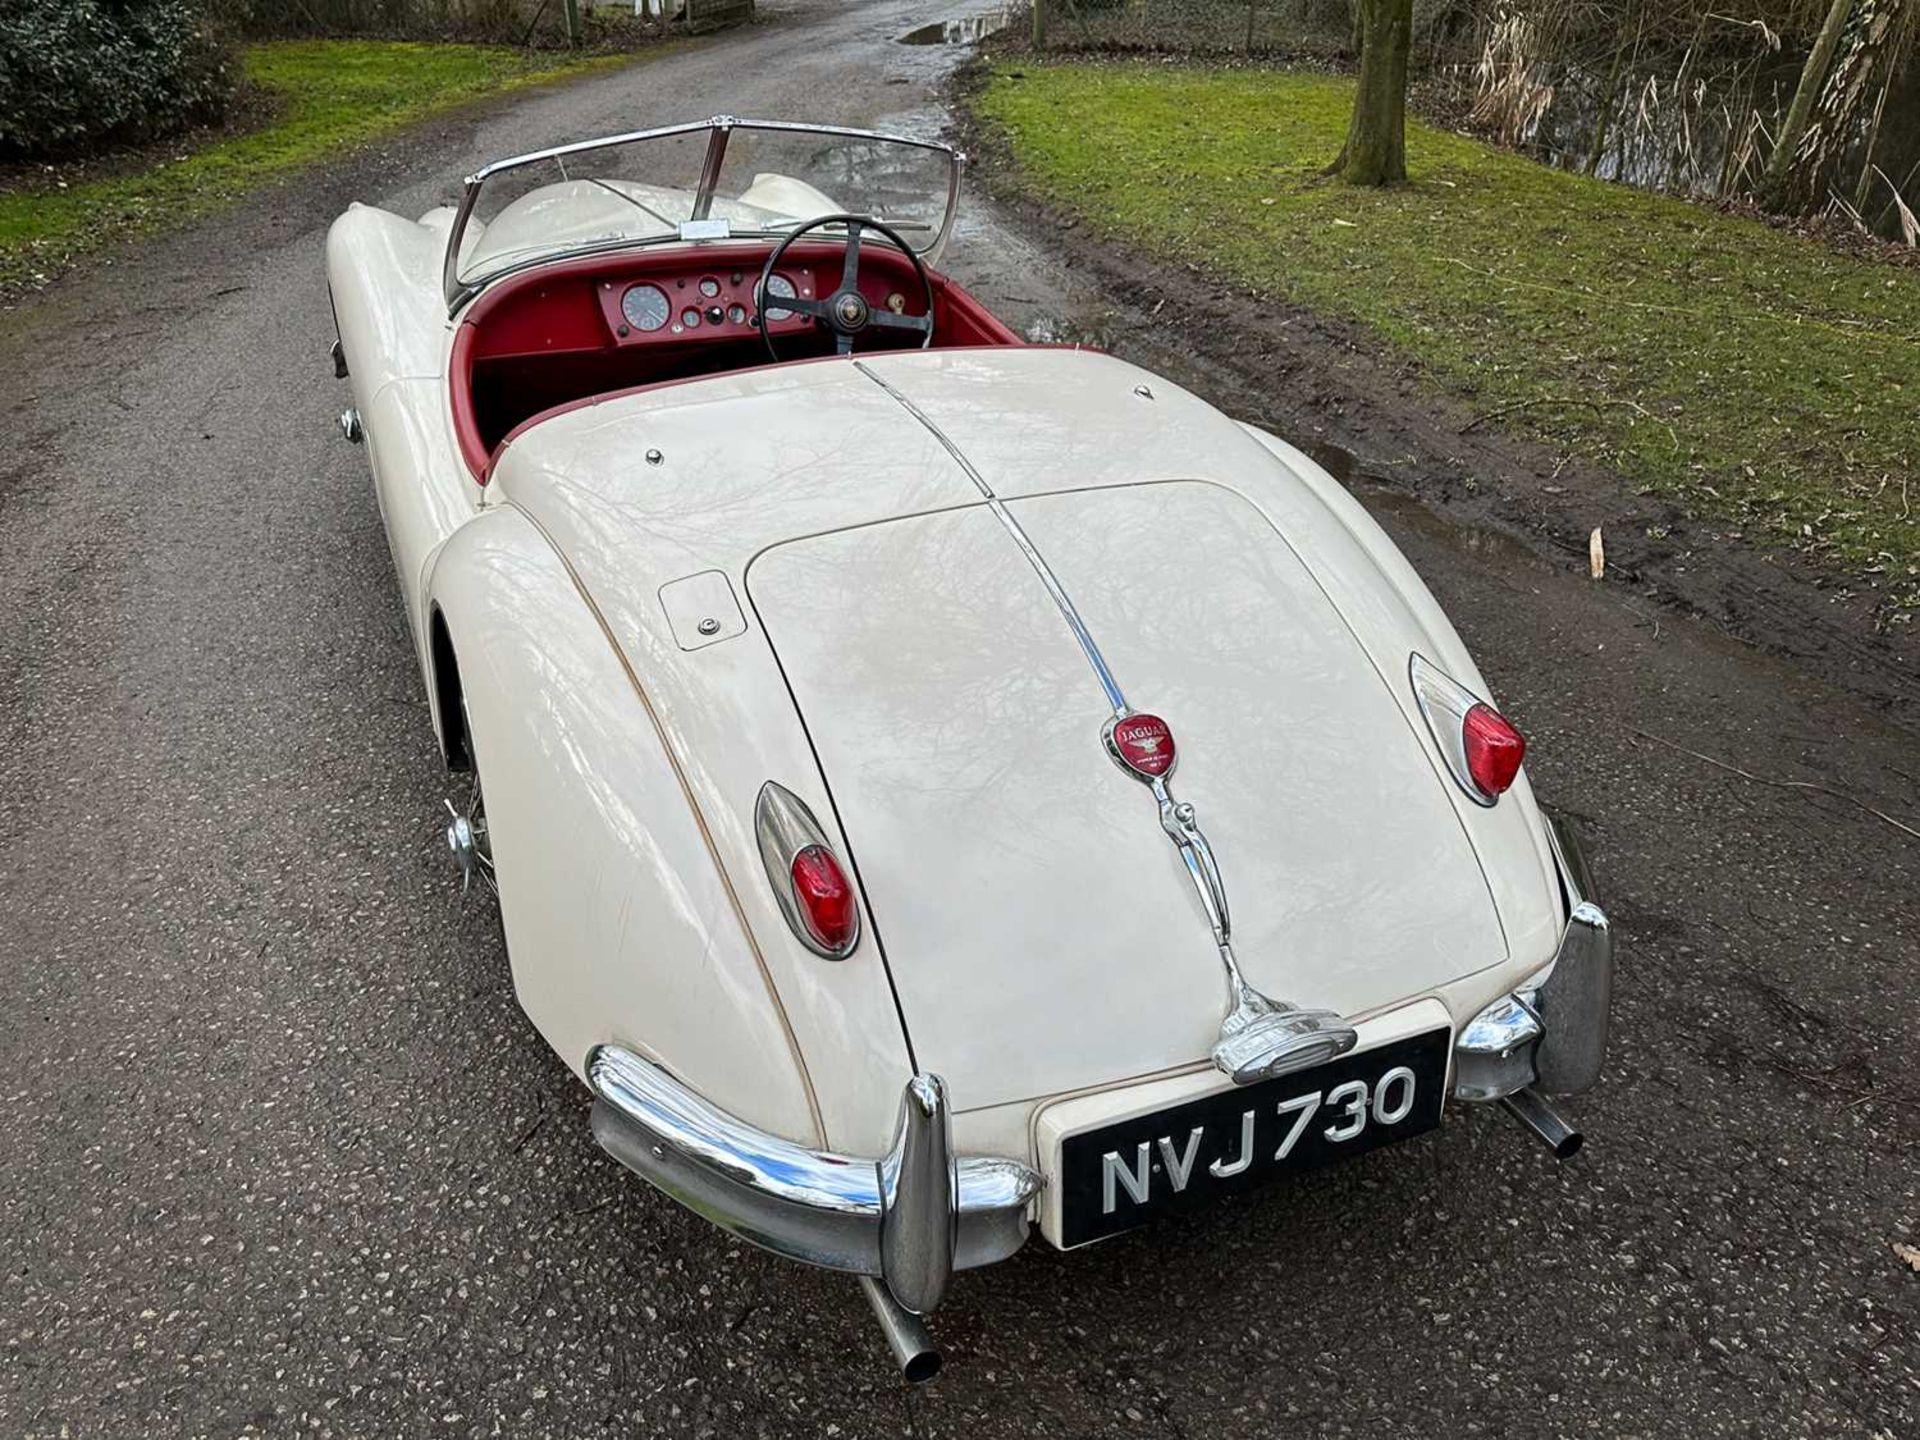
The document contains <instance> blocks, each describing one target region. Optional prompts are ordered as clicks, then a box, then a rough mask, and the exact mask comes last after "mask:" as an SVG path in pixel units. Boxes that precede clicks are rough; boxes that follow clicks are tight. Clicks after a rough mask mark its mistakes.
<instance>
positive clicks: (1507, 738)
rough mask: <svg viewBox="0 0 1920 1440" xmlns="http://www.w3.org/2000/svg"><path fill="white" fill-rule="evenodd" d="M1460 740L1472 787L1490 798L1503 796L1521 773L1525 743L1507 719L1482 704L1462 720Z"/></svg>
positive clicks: (1525, 750)
mask: <svg viewBox="0 0 1920 1440" xmlns="http://www.w3.org/2000/svg"><path fill="white" fill-rule="evenodd" d="M1461 723H1462V730H1463V734H1462V738H1463V739H1464V740H1465V742H1466V747H1467V773H1468V774H1470V775H1471V776H1473V783H1474V784H1476V785H1478V786H1479V787H1480V789H1481V791H1482V793H1484V794H1486V795H1488V796H1489V797H1491V796H1495V795H1504V794H1506V792H1507V787H1508V786H1509V785H1511V784H1513V777H1514V776H1516V775H1518V774H1519V773H1520V762H1521V760H1523V759H1524V758H1526V753H1527V742H1526V739H1525V738H1524V737H1523V736H1522V735H1521V734H1520V732H1519V731H1518V730H1516V729H1514V728H1513V725H1512V723H1511V722H1510V721H1508V719H1507V717H1506V716H1504V715H1502V714H1501V713H1500V712H1499V711H1498V710H1495V709H1494V708H1493V707H1492V706H1491V705H1488V704H1486V703H1485V702H1484V701H1483V702H1481V703H1480V704H1478V705H1475V706H1473V707H1472V708H1471V709H1469V710H1468V711H1467V713H1466V716H1465V717H1464V719H1463V720H1462V722H1461Z"/></svg>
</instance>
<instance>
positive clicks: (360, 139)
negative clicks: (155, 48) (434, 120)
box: [0, 40, 629, 291]
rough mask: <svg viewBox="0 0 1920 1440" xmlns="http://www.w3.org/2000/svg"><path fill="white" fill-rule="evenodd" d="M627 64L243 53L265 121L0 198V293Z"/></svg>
mask: <svg viewBox="0 0 1920 1440" xmlns="http://www.w3.org/2000/svg"><path fill="white" fill-rule="evenodd" d="M627 58H629V57H627V56H624V55H618V56H592V57H587V58H560V59H556V57H554V56H552V55H535V54H529V53H528V52H526V51H522V50H515V49H510V48H507V47H505V46H490V45H428V44H413V43H408V42H399V41H373V40H298V41H284V42H276V43H272V44H264V45H251V46H248V47H246V48H245V49H244V50H243V51H242V52H241V56H240V59H241V63H242V66H243V68H244V70H245V73H246V77H247V79H248V80H249V81H250V82H251V83H252V84H253V85H255V86H257V87H258V88H259V89H260V90H262V91H263V92H265V94H266V96H267V97H268V99H269V100H270V101H271V102H272V104H273V106H274V115H273V119H272V120H271V122H270V123H269V124H267V125H265V126H264V127H262V128H261V129H258V130H254V131H252V132H250V133H247V134H242V135H235V136H231V137H227V138H217V139H214V140H213V141H211V143H206V144H203V145H200V146H198V147H197V148H192V149H183V150H181V151H167V150H162V151H160V152H159V153H160V154H161V155H163V156H164V157H165V158H164V160H162V161H160V162H159V163H156V164H155V165H153V166H152V167H151V168H148V169H144V170H141V171H139V172H138V173H134V174H127V175H120V176H113V177H109V178H103V179H97V180H85V181H82V182H80V183H75V184H70V185H67V186H64V187H61V186H59V185H58V179H57V172H55V176H56V178H55V180H54V181H53V182H52V188H49V187H45V186H43V187H36V188H33V189H28V190H16V191H13V192H10V193H7V194H0V291H6V290H14V289H19V288H23V287H26V286H30V285H34V284H37V283H41V282H43V281H44V280H46V279H47V278H49V277H50V276H51V275H52V274H53V273H55V272H57V271H58V270H60V269H62V268H64V267H65V266H66V265H68V264H70V263H71V262H72V261H73V260H74V259H75V258H77V257H78V256H80V255H82V254H84V253H86V252H87V251H89V250H92V249H95V248H97V247H98V246H100V245H103V244H105V243H107V242H109V241H111V240H114V239H118V238H120V237H123V236H125V235H128V234H133V233H138V232H141V231H145V230H151V229H154V228H157V227H158V226H160V225H162V224H166V223H171V222H174V221H179V220H186V219H191V218H193V217H195V216H198V215H203V214H205V213H207V212H208V211H210V210H213V209H216V208H217V207H219V206H221V205H223V204H225V203H227V202H229V201H231V200H233V199H234V198H236V197H237V196H239V195H242V194H244V193H245V192H246V191H248V190H251V189H254V188H256V187H258V186H259V185H261V184H263V183H266V182H268V181H271V180H274V179H277V178H279V177H281V176H284V175H286V174H288V173H289V172H291V171H293V170H296V169H298V168H300V167H301V166H304V165H308V164H311V163H312V162H314V161H316V160H320V159H323V158H325V157H326V156H329V155H333V154H336V153H338V152H340V151H343V150H347V149H350V148H352V147H353V146H356V145H360V144H363V143H365V142H366V141H368V140H371V139H374V138H375V137H377V136H379V135H382V134H385V133H387V132H388V131H391V130H395V129H398V128H399V127H400V126H403V125H406V124H409V123H411V122H412V121H415V120H418V119H420V118H421V117H423V116H425V115H430V114H432V113H433V112H434V111H436V110H444V109H447V108H448V107H450V106H454V105H458V104H460V103H462V102H463V101H467V100H471V99H474V98H476V97H478V96H482V95H491V94H497V93H499V92H501V91H505V90H513V89H517V88H519V87H520V86H524V85H532V84H537V83H539V82H542V81H546V80H552V79H556V78H559V77H562V76H567V75H574V74H578V73H580V72H582V71H585V70H591V69H597V68H604V67H606V66H609V65H617V64H620V63H623V62H624V61H625V60H626V59H627Z"/></svg>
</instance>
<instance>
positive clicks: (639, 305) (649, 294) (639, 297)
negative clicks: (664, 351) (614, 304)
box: [620, 285, 673, 334]
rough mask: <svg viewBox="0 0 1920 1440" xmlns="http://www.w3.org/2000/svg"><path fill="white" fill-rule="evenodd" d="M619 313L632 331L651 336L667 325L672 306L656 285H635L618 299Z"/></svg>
mask: <svg viewBox="0 0 1920 1440" xmlns="http://www.w3.org/2000/svg"><path fill="white" fill-rule="evenodd" d="M620 313H621V314H622V315H624V316H625V317H626V320H627V323H628V324H629V325H631V326H632V327H633V328H634V329H636V330H644V331H647V332H648V333H649V334H651V333H652V332H653V331H655V330H658V329H659V328H660V327H661V326H662V325H664V324H666V323H667V317H668V316H670V315H671V314H672V313H673V306H672V305H670V304H669V303H668V302H667V292H666V291H664V290H662V289H661V288H660V287H659V286H658V285H635V286H634V287H633V288H632V289H631V290H629V291H627V293H626V294H625V295H622V296H621V297H620Z"/></svg>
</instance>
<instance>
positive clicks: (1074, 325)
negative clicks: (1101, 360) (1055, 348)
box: [1021, 315, 1113, 350]
mask: <svg viewBox="0 0 1920 1440" xmlns="http://www.w3.org/2000/svg"><path fill="white" fill-rule="evenodd" d="M1021 333H1022V336H1023V337H1024V338H1025V340H1026V342H1027V343H1028V344H1029V345H1086V346H1089V347H1091V348H1092V349H1095V350H1111V349H1112V348H1113V332H1112V331H1111V330H1110V329H1109V328H1108V327H1107V326H1106V325H1105V324H1103V323H1102V322H1101V321H1099V320H1097V319H1094V318H1093V317H1091V316H1086V317H1079V316H1072V315H1036V316H1034V317H1033V319H1031V320H1029V321H1028V322H1027V323H1026V325H1025V327H1024V328H1023V330H1022V332H1021Z"/></svg>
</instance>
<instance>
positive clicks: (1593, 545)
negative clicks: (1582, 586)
mask: <svg viewBox="0 0 1920 1440" xmlns="http://www.w3.org/2000/svg"><path fill="white" fill-rule="evenodd" d="M1587 569H1588V570H1589V571H1591V572H1592V574H1593V578H1594V579H1596V580H1604V579H1606V576H1607V543H1606V541H1604V540H1602V539H1601V538H1600V527H1599V526H1598V525H1596V526H1594V527H1593V534H1591V535H1589V536H1588V537H1587Z"/></svg>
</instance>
